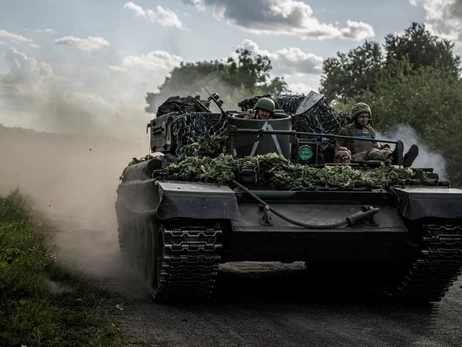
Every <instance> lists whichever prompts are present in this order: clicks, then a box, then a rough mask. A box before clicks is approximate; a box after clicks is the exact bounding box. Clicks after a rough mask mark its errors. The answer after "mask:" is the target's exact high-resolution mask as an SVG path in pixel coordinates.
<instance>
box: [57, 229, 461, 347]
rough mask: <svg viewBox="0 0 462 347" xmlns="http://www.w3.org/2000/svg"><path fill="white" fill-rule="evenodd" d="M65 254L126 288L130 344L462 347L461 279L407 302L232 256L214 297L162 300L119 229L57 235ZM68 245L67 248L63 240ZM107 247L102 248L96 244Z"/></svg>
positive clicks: (108, 283)
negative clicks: (130, 261) (433, 296)
mask: <svg viewBox="0 0 462 347" xmlns="http://www.w3.org/2000/svg"><path fill="white" fill-rule="evenodd" d="M56 236H57V238H56V241H57V243H59V244H60V245H61V246H60V250H59V252H58V253H59V254H61V259H67V261H71V262H74V263H75V264H76V265H78V266H79V267H81V268H83V269H84V270H85V271H86V272H87V273H89V274H91V275H92V276H95V278H97V279H98V281H99V282H100V283H101V286H102V287H104V288H106V289H109V290H111V291H113V292H115V293H119V294H121V295H122V298H123V299H121V302H120V306H119V307H120V308H122V309H123V311H121V310H119V309H115V310H114V312H116V313H115V315H116V316H117V318H118V319H119V320H120V321H121V323H122V326H123V327H124V328H125V329H126V331H127V332H128V333H129V334H130V336H131V344H130V346H278V347H279V346H460V345H461V344H462V329H461V326H462V289H461V285H462V281H460V280H459V281H458V282H457V283H456V284H455V285H454V286H453V287H452V288H451V290H450V292H449V294H448V295H447V296H446V297H445V298H444V299H443V300H442V301H441V302H440V303H437V304H433V305H428V306H424V307H415V306H410V305H403V304H400V303H398V302H396V301H395V300H393V299H391V298H389V297H388V296H387V295H385V294H384V293H379V292H373V291H368V290H366V289H360V288H355V287H354V285H353V284H352V283H349V282H348V280H341V279H339V278H338V277H337V276H333V278H332V279H331V280H329V281H324V282H322V283H316V282H315V280H314V279H313V278H311V277H310V276H309V275H308V274H307V272H306V270H305V269H304V266H303V264H280V263H271V264H262V263H258V264H252V263H239V264H232V265H231V264H225V265H223V266H222V268H221V270H220V273H219V278H218V282H217V285H216V290H215V292H214V296H213V298H212V299H211V300H210V302H208V303H207V304H193V303H189V304H178V305H170V306H166V305H158V304H154V303H152V302H151V301H150V299H149V295H148V289H147V288H146V285H145V284H144V283H143V281H142V280H141V279H140V278H139V277H138V276H137V275H136V274H134V273H133V272H131V271H130V270H129V269H127V268H126V267H125V266H124V265H123V264H122V262H121V261H120V258H119V253H118V245H117V236H116V234H114V233H108V232H102V231H91V230H72V229H70V230H65V231H64V232H60V233H58V234H57V235H56ZM63 245H67V246H63ZM96 249H98V252H96V251H95V250H96Z"/></svg>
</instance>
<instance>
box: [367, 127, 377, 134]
mask: <svg viewBox="0 0 462 347" xmlns="http://www.w3.org/2000/svg"><path fill="white" fill-rule="evenodd" d="M367 129H368V130H369V131H370V132H371V133H373V134H375V129H374V128H373V127H371V126H370V125H368V126H367Z"/></svg>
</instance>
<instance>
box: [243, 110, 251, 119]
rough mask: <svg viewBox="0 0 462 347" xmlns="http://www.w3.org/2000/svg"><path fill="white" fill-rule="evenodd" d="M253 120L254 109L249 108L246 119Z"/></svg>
mask: <svg viewBox="0 0 462 347" xmlns="http://www.w3.org/2000/svg"><path fill="white" fill-rule="evenodd" d="M252 118H253V108H249V109H248V110H247V113H246V114H245V119H252Z"/></svg>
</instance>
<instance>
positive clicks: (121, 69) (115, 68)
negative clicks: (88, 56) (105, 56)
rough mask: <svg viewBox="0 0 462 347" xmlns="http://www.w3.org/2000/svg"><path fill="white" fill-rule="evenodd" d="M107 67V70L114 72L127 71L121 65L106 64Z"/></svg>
mask: <svg viewBox="0 0 462 347" xmlns="http://www.w3.org/2000/svg"><path fill="white" fill-rule="evenodd" d="M108 67H109V70H111V71H116V72H127V71H128V69H126V68H124V67H121V66H117V65H108Z"/></svg>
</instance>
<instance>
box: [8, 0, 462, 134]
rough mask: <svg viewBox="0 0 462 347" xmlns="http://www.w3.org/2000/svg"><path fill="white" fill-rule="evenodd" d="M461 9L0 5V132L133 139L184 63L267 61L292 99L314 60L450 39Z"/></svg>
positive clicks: (251, 2) (457, 5) (142, 1)
mask: <svg viewBox="0 0 462 347" xmlns="http://www.w3.org/2000/svg"><path fill="white" fill-rule="evenodd" d="M461 18H462V0H389V1H366V0H350V1H339V0H336V1H334V0H305V1H297V0H169V1H167V0H157V1H156V0H133V1H117V0H36V1H30V0H15V1H7V0H0V124H3V125H5V126H21V127H26V128H34V129H37V130H40V131H65V132H82V131H83V132H85V133H101V132H104V131H106V132H110V131H109V129H111V130H117V132H118V133H120V134H127V133H133V134H136V133H140V128H143V127H145V125H146V122H148V121H149V119H150V118H151V117H150V115H148V114H146V113H145V112H144V107H145V106H146V105H145V99H144V98H145V95H146V93H147V92H155V91H157V88H158V86H159V85H161V84H162V82H163V81H164V78H165V77H166V76H168V75H169V72H170V71H171V70H172V69H173V68H174V67H175V66H177V65H178V64H180V63H181V62H183V61H184V62H191V61H202V60H215V59H223V58H226V57H229V56H230V55H231V54H232V53H233V51H234V50H235V49H236V48H239V47H247V48H251V49H252V51H253V52H254V53H259V54H264V55H268V56H269V58H270V59H271V62H272V65H273V70H272V72H271V74H272V75H273V76H283V77H284V78H285V80H286V81H287V82H288V85H289V88H290V89H291V91H292V92H294V93H305V94H306V93H308V92H309V91H311V90H315V91H317V90H318V88H319V81H320V77H321V74H322V62H323V60H324V59H326V58H329V57H333V56H335V55H336V53H337V52H339V51H340V52H347V51H348V50H349V49H352V48H355V47H357V46H359V45H361V44H362V43H363V42H364V40H374V41H378V42H380V43H383V41H384V36H385V35H387V34H389V33H393V34H396V33H401V32H403V31H404V29H406V28H407V27H409V26H410V25H411V23H412V22H419V23H425V24H426V25H427V27H428V28H429V29H431V30H432V31H433V32H434V33H437V34H439V35H444V36H445V37H448V38H451V39H453V40H454V41H455V42H456V43H457V46H456V47H457V50H458V53H460V52H459V51H460V46H459V32H460V30H459V29H460V28H461V25H462V19H461Z"/></svg>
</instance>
